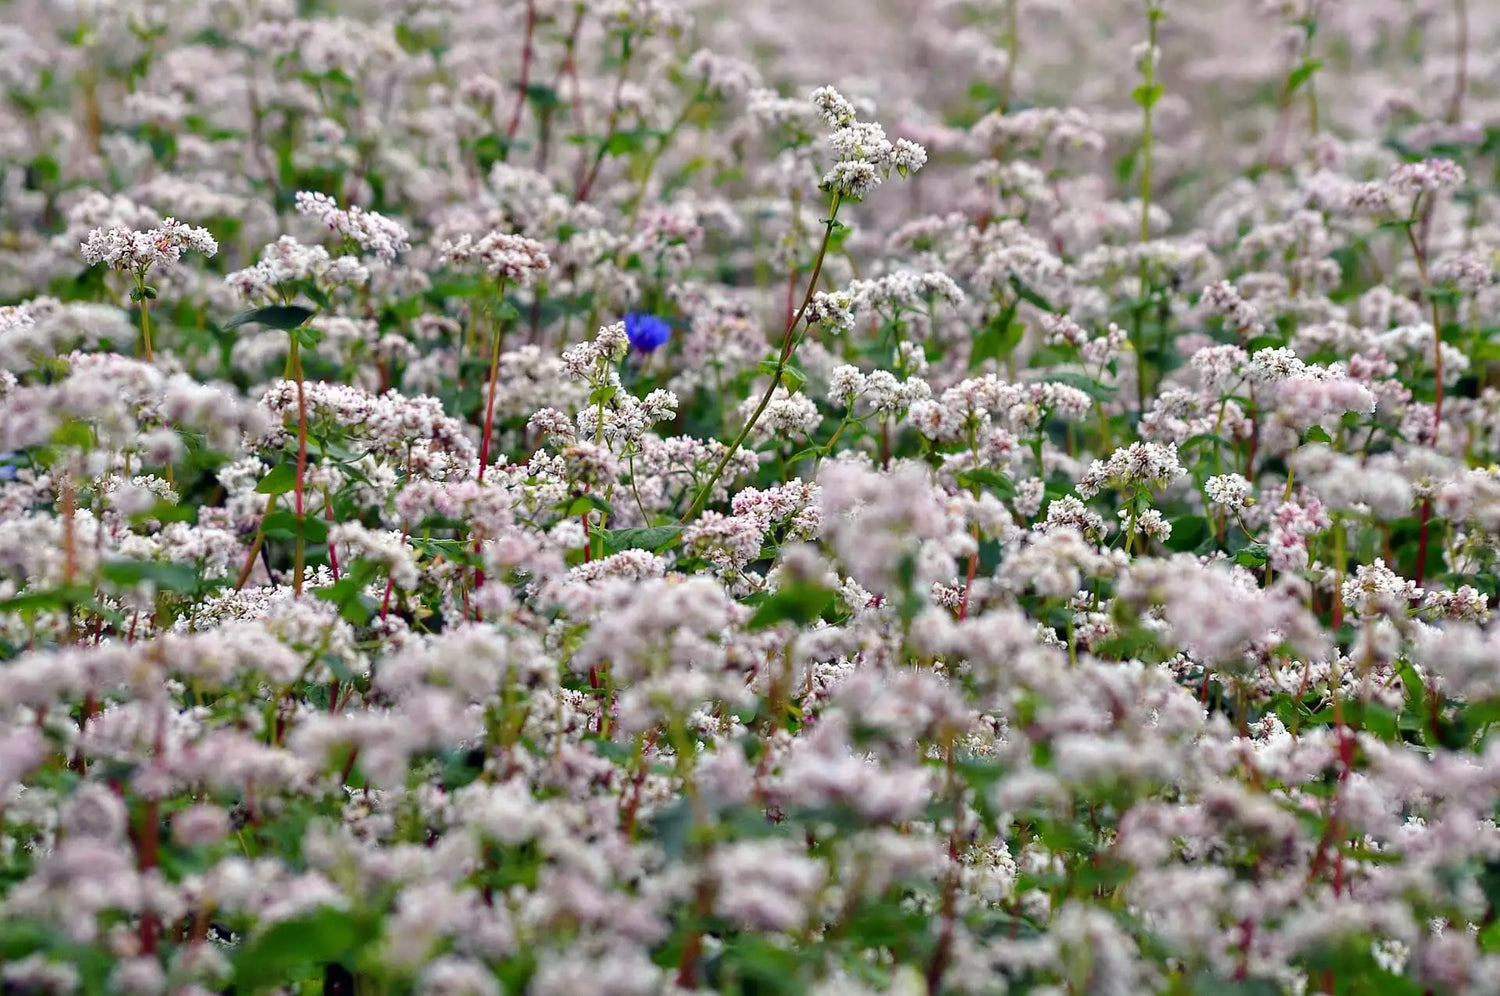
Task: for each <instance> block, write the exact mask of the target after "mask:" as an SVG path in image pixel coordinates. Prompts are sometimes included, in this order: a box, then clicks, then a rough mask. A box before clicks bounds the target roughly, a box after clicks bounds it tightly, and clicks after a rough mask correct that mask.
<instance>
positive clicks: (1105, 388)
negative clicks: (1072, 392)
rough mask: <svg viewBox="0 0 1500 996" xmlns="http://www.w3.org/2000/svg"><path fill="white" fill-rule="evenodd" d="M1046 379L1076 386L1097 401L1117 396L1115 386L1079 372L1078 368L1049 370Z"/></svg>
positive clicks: (1046, 380)
mask: <svg viewBox="0 0 1500 996" xmlns="http://www.w3.org/2000/svg"><path fill="white" fill-rule="evenodd" d="M1044 381H1045V382H1048V383H1053V384H1066V385H1068V386H1069V387H1076V388H1078V389H1079V390H1080V391H1082V392H1083V393H1084V394H1087V395H1088V396H1089V397H1091V398H1093V399H1094V400H1096V401H1109V400H1112V399H1113V398H1114V396H1115V389H1114V388H1113V387H1110V386H1109V385H1108V384H1105V383H1101V382H1100V381H1099V380H1098V379H1097V378H1094V377H1090V376H1088V375H1087V374H1081V373H1078V372H1077V371H1076V370H1056V371H1052V370H1049V371H1048V372H1047V376H1046V377H1045V378H1044Z"/></svg>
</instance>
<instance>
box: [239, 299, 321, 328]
mask: <svg viewBox="0 0 1500 996" xmlns="http://www.w3.org/2000/svg"><path fill="white" fill-rule="evenodd" d="M313 315H314V312H313V310H312V309H311V308H304V307H302V306H301V305H300V304H273V305H271V306H270V307H266V308H251V309H250V310H248V311H242V312H240V313H239V314H238V315H235V316H234V317H233V318H231V319H229V321H227V322H225V323H224V324H223V325H222V326H220V327H221V328H223V329H224V330H225V331H226V332H227V331H228V330H229V329H236V328H239V327H240V326H241V325H251V324H255V325H264V326H266V327H267V328H273V329H282V330H285V331H290V330H291V329H294V328H296V327H297V326H299V325H301V324H302V323H303V322H305V321H307V320H308V319H309V318H311V317H312V316H313Z"/></svg>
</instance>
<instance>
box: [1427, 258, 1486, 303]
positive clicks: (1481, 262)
mask: <svg viewBox="0 0 1500 996" xmlns="http://www.w3.org/2000/svg"><path fill="white" fill-rule="evenodd" d="M1432 280H1433V282H1434V283H1438V284H1452V285H1453V287H1454V288H1456V289H1457V290H1459V291H1462V292H1463V293H1466V294H1473V293H1475V292H1477V291H1480V290H1482V289H1484V288H1485V287H1488V286H1489V285H1490V284H1492V283H1494V282H1495V263H1494V254H1493V253H1490V252H1459V253H1453V254H1451V255H1446V256H1443V257H1441V258H1439V259H1438V260H1437V262H1435V263H1433V264H1432Z"/></svg>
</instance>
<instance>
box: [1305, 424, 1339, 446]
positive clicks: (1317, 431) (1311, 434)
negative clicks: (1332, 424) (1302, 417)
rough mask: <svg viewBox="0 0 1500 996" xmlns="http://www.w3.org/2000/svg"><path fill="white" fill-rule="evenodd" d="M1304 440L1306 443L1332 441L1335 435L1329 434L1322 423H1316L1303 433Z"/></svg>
mask: <svg viewBox="0 0 1500 996" xmlns="http://www.w3.org/2000/svg"><path fill="white" fill-rule="evenodd" d="M1302 441H1303V442H1304V443H1331V442H1333V437H1332V436H1330V435H1329V434H1328V430H1327V429H1325V428H1323V427H1322V426H1321V425H1315V426H1312V427H1311V428H1309V429H1308V430H1307V431H1306V432H1304V433H1303V434H1302Z"/></svg>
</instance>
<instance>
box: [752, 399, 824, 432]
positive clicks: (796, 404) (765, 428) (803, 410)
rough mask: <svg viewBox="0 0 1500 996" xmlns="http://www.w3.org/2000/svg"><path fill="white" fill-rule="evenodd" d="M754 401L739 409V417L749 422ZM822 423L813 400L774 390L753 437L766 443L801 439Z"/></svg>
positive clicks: (821, 417)
mask: <svg viewBox="0 0 1500 996" xmlns="http://www.w3.org/2000/svg"><path fill="white" fill-rule="evenodd" d="M755 406H756V401H755V399H754V398H747V399H745V402H744V403H743V404H742V405H740V414H741V415H742V416H743V417H745V418H749V417H750V415H751V413H752V412H753V411H754V410H755ZM822 421H823V416H822V413H821V412H819V411H818V406H817V405H816V404H815V403H814V402H813V400H812V399H811V398H809V397H807V396H806V395H805V394H802V393H801V392H796V393H793V392H790V391H788V390H787V389H786V388H785V387H778V388H777V389H776V392H775V394H774V395H773V396H772V398H771V402H770V404H768V405H767V406H766V410H765V412H764V414H763V415H762V417H761V420H760V421H759V422H757V423H756V424H755V433H754V434H755V436H756V437H757V438H760V439H770V438H772V437H775V436H781V437H799V438H800V437H803V436H806V435H808V434H809V433H811V432H814V431H816V430H817V428H818V425H819V424H820V423H821V422H822Z"/></svg>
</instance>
